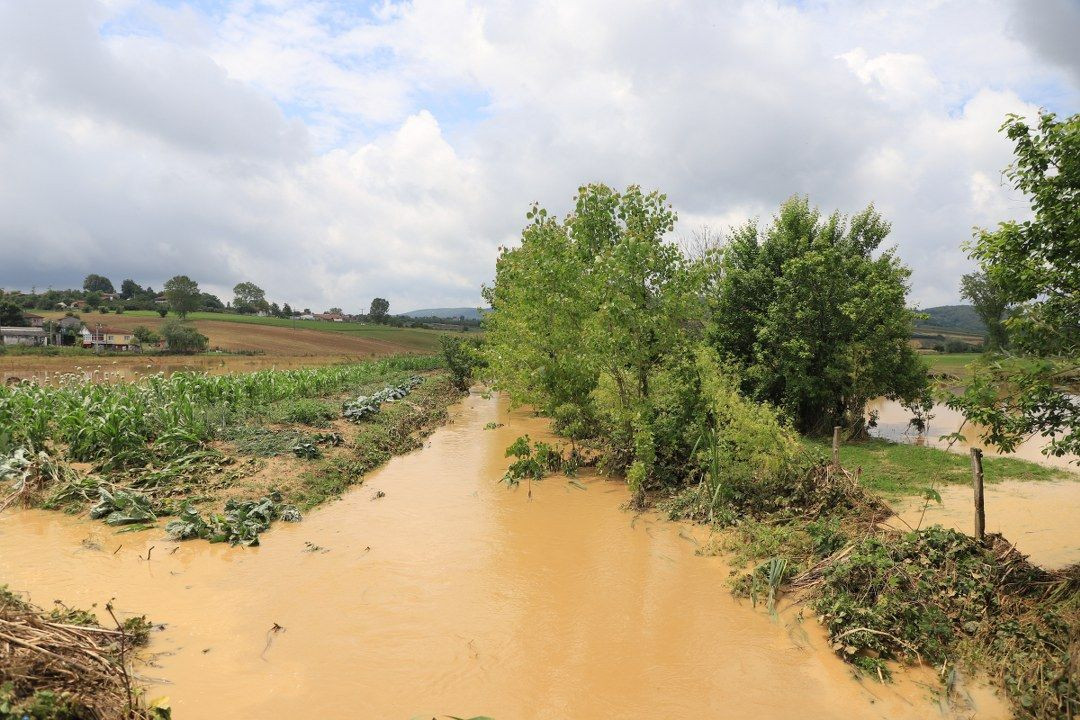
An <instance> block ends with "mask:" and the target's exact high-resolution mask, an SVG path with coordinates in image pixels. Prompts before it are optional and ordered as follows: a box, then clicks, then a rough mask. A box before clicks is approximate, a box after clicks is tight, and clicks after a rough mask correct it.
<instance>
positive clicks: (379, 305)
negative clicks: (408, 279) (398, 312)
mask: <svg viewBox="0 0 1080 720" xmlns="http://www.w3.org/2000/svg"><path fill="white" fill-rule="evenodd" d="M388 312H390V303H389V301H387V300H386V299H385V298H378V297H377V298H375V299H374V300H372V301H371V308H370V309H369V310H368V317H369V318H370V319H371V321H372V322H377V323H382V322H386V314H387V313H388Z"/></svg>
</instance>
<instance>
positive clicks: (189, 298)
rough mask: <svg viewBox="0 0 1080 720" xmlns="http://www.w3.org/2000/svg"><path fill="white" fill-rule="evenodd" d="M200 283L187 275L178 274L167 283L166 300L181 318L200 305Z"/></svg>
mask: <svg viewBox="0 0 1080 720" xmlns="http://www.w3.org/2000/svg"><path fill="white" fill-rule="evenodd" d="M199 300H200V293H199V283H197V282H195V281H194V280H192V279H191V278H189V277H188V276H187V275H177V276H175V277H173V278H171V279H169V280H168V281H166V283H165V301H166V302H167V303H168V305H169V308H170V309H172V311H173V312H175V313H176V314H177V315H179V316H180V318H181V319H183V318H186V317H187V314H188V313H189V312H191V311H192V310H195V309H197V308H198V307H199Z"/></svg>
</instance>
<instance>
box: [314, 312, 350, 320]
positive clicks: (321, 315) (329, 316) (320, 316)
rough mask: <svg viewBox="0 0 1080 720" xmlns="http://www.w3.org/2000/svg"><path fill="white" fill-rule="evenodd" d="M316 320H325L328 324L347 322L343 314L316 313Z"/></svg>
mask: <svg viewBox="0 0 1080 720" xmlns="http://www.w3.org/2000/svg"><path fill="white" fill-rule="evenodd" d="M314 319H315V320H325V321H326V322H345V316H344V315H342V314H341V313H316V314H315V315H314Z"/></svg>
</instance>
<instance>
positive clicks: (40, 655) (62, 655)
mask: <svg viewBox="0 0 1080 720" xmlns="http://www.w3.org/2000/svg"><path fill="white" fill-rule="evenodd" d="M68 614H70V613H64V614H61V613H57V612H53V613H51V614H50V613H46V612H44V611H43V610H41V609H39V608H36V607H34V606H33V605H30V604H29V603H26V602H24V601H23V600H21V599H20V598H18V597H16V596H15V595H14V594H12V593H11V592H9V591H8V590H7V589H6V588H3V587H2V586H0V719H3V720H7V718H23V717H31V718H34V719H35V720H37V719H38V718H64V719H70V720H84V719H85V720H113V719H120V718H123V719H125V720H162V719H163V718H167V717H168V710H167V709H166V708H163V707H162V708H153V709H144V708H140V707H139V706H138V704H137V702H136V697H135V696H136V694H137V691H136V690H135V689H134V688H133V687H132V685H131V678H130V676H129V674H128V670H127V667H126V666H125V662H124V661H125V660H126V658H125V654H126V653H127V652H130V650H131V647H132V645H134V644H135V642H136V638H135V637H133V636H132V634H131V632H130V630H129V629H128V628H126V627H125V626H123V625H120V624H118V625H117V628H116V629H108V628H103V627H100V626H98V625H97V624H83V622H84V621H85V620H86V619H87V618H88V617H89V616H88V614H86V613H79V615H80V619H79V622H78V624H76V623H71V622H63V621H62V620H64V619H68V618H66V617H65V615H68Z"/></svg>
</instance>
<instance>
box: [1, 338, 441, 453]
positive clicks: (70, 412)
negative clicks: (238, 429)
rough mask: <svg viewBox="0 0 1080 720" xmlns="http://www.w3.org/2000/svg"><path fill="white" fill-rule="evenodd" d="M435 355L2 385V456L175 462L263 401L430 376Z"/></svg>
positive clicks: (75, 378) (72, 376) (66, 377)
mask: <svg viewBox="0 0 1080 720" xmlns="http://www.w3.org/2000/svg"><path fill="white" fill-rule="evenodd" d="M439 363H440V361H439V359H438V358H437V357H423V356H399V357H391V358H386V359H382V360H378V361H372V362H369V363H362V364H356V365H337V366H328V367H320V368H302V369H296V370H261V371H258V372H253V373H248V374H237V375H218V376H211V375H206V374H203V373H196V372H178V373H174V374H172V375H169V376H165V375H164V374H157V375H151V376H148V377H144V378H142V379H141V380H139V381H138V382H133V383H115V384H113V383H99V384H94V383H89V382H86V381H85V379H84V378H83V377H81V376H77V375H70V376H63V377H61V379H60V381H59V383H58V384H57V385H56V386H45V385H38V384H35V383H31V382H22V383H19V384H17V385H13V386H10V387H2V386H0V450H3V448H4V447H5V446H7V447H12V448H14V447H23V448H26V449H27V450H28V451H32V452H35V453H36V452H42V451H43V452H47V453H50V454H56V455H59V454H64V455H66V457H67V458H68V459H69V460H73V461H79V462H93V463H95V464H97V465H99V466H100V467H102V468H103V469H121V468H132V467H141V466H143V465H146V464H148V463H149V462H151V461H152V460H154V459H157V460H168V459H171V458H177V457H180V456H183V455H185V454H187V453H190V452H191V451H193V450H195V449H197V448H198V447H200V446H201V445H202V444H203V443H204V442H206V441H207V440H210V439H212V438H213V437H214V435H215V433H216V432H218V431H219V430H220V429H222V428H223V427H225V426H226V425H227V424H229V423H232V422H235V421H236V420H237V419H239V418H242V417H243V416H244V415H245V414H247V413H249V412H251V411H253V410H256V409H258V408H260V407H261V406H264V405H266V404H268V403H272V402H276V401H279V400H288V399H295V398H303V397H322V396H327V395H332V394H336V393H340V392H344V391H347V390H350V389H354V388H356V387H358V386H361V385H363V384H365V383H370V382H372V381H373V380H376V379H378V378H380V377H382V376H385V375H386V374H387V373H393V372H408V371H421V370H429V369H433V368H435V367H437V366H438V365H439Z"/></svg>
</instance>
